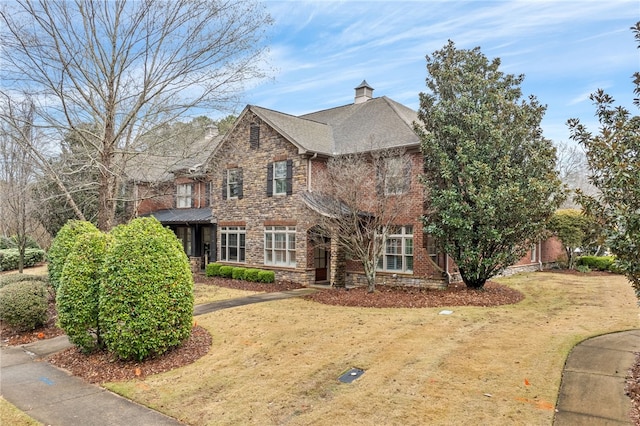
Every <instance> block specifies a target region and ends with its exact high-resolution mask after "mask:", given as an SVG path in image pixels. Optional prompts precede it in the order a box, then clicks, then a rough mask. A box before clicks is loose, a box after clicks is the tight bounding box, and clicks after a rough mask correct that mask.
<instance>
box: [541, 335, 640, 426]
mask: <svg viewBox="0 0 640 426" xmlns="http://www.w3.org/2000/svg"><path fill="white" fill-rule="evenodd" d="M635 352H640V330H631V331H623V332H619V333H611V334H605V335H602V336H598V337H593V338H591V339H587V340H585V341H583V342H581V343H579V344H578V345H576V346H575V347H574V348H573V350H572V351H571V352H570V353H569V356H568V357H567V361H566V363H565V366H564V372H563V374H562V382H561V384H560V392H559V394H558V403H557V404H556V414H555V418H554V422H553V424H554V425H555V426H569V425H570V426H577V425H589V426H595V425H627V424H632V423H631V421H630V419H629V410H630V409H631V399H629V397H628V396H626V395H625V393H624V388H625V377H626V376H627V373H628V371H629V369H630V368H631V366H633V364H634V362H635Z"/></svg>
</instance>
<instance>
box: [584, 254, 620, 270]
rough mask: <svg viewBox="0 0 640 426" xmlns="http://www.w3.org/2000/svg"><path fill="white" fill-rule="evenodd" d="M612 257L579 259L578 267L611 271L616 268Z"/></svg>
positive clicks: (585, 257)
mask: <svg viewBox="0 0 640 426" xmlns="http://www.w3.org/2000/svg"><path fill="white" fill-rule="evenodd" d="M614 262H615V259H614V258H613V257H612V256H582V257H581V258H579V259H578V266H580V265H582V266H587V267H589V269H592V270H597V271H610V270H611V269H612V268H613V267H614Z"/></svg>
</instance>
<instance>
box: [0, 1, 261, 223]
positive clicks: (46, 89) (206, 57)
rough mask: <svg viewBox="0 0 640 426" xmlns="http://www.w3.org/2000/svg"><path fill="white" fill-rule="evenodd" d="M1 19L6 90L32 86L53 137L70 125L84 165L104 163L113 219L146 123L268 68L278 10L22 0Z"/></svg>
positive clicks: (104, 216) (227, 4) (206, 100)
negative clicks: (267, 49) (268, 37)
mask: <svg viewBox="0 0 640 426" xmlns="http://www.w3.org/2000/svg"><path fill="white" fill-rule="evenodd" d="M0 22H1V23H2V25H0V27H1V28H2V30H1V39H0V45H1V46H2V54H1V58H0V60H2V62H3V67H2V75H1V76H0V80H1V81H2V82H3V83H2V91H3V92H5V94H6V95H7V96H9V97H12V96H17V95H16V94H17V93H22V92H27V93H31V94H33V99H34V101H35V102H36V108H35V112H36V117H35V122H36V123H37V124H38V126H40V127H41V128H42V129H43V130H46V131H48V132H49V137H50V138H51V140H57V141H62V140H63V139H64V137H65V136H66V135H69V134H72V133H73V134H74V135H75V136H76V137H78V138H79V140H80V142H81V143H82V144H84V145H85V147H86V149H85V152H90V153H94V154H95V155H94V157H93V158H92V159H91V161H90V162H89V163H88V164H85V167H86V166H87V165H88V166H89V167H93V168H95V169H96V170H97V172H98V182H97V192H98V201H99V202H98V217H97V222H98V225H99V228H100V229H102V230H108V229H110V228H111V227H112V226H113V225H114V217H115V211H116V206H117V203H118V190H119V189H120V188H121V185H120V183H121V182H120V181H121V179H122V177H123V175H124V171H125V170H126V169H127V167H128V165H130V164H131V163H133V162H138V163H139V162H140V160H139V159H136V158H135V157H137V156H140V155H142V152H143V151H142V150H141V149H139V148H140V146H139V145H140V144H141V142H142V139H144V135H145V134H147V133H149V132H151V131H153V130H154V129H156V128H158V127H159V126H161V125H162V124H164V123H167V122H172V121H174V120H175V119H176V118H180V117H187V116H189V115H193V113H194V112H196V113H199V112H200V111H202V110H207V111H215V110H224V109H225V108H227V107H229V106H230V105H233V104H234V102H235V101H236V100H237V99H236V97H237V95H238V94H239V93H240V90H241V88H242V85H243V83H245V82H247V81H249V80H252V79H255V78H259V77H261V76H262V75H263V67H261V60H260V59H261V57H262V53H263V51H264V45H263V43H262V35H263V33H264V30H265V28H266V26H268V25H269V24H270V22H271V18H270V17H269V16H268V14H266V13H265V11H264V8H263V7H262V6H261V5H259V4H257V3H254V2H253V1H252V0H227V1H222V0H171V1H161V0H150V1H127V0H120V1H108V0H103V1H94V0H74V1H69V0H16V1H15V2H6V3H3V4H2V6H1V9H0ZM86 124H89V126H86ZM145 142H147V143H148V140H147V141H145ZM25 149H31V150H32V149H33V147H31V146H28V144H27V145H25ZM40 160H41V162H43V163H44V162H45V161H43V159H40ZM69 193H70V191H68V190H67V191H66V195H67V197H68V196H69ZM78 212H79V210H77V211H76V213H78Z"/></svg>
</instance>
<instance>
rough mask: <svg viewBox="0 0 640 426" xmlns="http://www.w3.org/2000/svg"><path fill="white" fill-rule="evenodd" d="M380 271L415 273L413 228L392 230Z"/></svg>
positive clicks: (385, 244)
mask: <svg viewBox="0 0 640 426" xmlns="http://www.w3.org/2000/svg"><path fill="white" fill-rule="evenodd" d="M378 270H381V271H390V272H413V226H411V225H407V226H398V227H395V228H394V229H392V230H391V232H390V233H389V235H388V236H387V240H386V241H385V243H384V251H383V255H382V257H381V258H380V261H379V262H378Z"/></svg>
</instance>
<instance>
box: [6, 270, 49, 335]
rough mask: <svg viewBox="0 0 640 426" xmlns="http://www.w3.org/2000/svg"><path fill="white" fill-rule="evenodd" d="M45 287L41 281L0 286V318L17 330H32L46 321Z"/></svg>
mask: <svg viewBox="0 0 640 426" xmlns="http://www.w3.org/2000/svg"><path fill="white" fill-rule="evenodd" d="M47 297H48V295H47V288H46V286H45V285H44V284H43V283H42V281H20V282H14V283H11V284H9V285H6V286H4V287H2V288H0V319H2V321H4V322H5V323H7V324H8V325H9V326H11V327H13V328H15V329H17V330H19V331H27V330H33V329H35V328H37V327H39V326H41V325H43V324H44V323H45V322H46V321H47V307H48V303H47Z"/></svg>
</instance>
